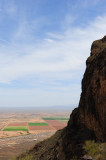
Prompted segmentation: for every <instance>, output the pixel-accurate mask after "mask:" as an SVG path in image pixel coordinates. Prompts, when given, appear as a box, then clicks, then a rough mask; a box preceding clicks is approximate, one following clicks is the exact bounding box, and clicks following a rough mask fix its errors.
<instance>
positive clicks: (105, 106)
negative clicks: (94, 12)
mask: <svg viewBox="0 0 106 160" xmlns="http://www.w3.org/2000/svg"><path fill="white" fill-rule="evenodd" d="M105 120H106V36H105V37H104V38H102V39H100V40H97V41H94V42H93V44H92V47H91V54H90V57H89V58H88V59H87V61H86V71H85V74H84V77H83V80H82V93H81V98H80V102H79V107H78V108H76V109H74V111H73V112H72V114H71V115H70V120H69V122H68V126H67V127H66V128H64V129H63V130H61V131H58V132H57V133H56V134H55V135H54V136H53V137H51V138H50V139H48V140H45V141H44V142H41V143H39V144H38V145H36V146H35V148H34V149H33V150H32V151H30V153H32V154H33V155H34V157H35V159H36V160H70V158H71V157H73V156H75V155H77V156H78V157H80V156H82V155H83V149H82V145H83V144H84V142H85V140H95V141H99V142H106V135H105V133H106V125H105V124H106V123H105V122H106V121H105Z"/></svg>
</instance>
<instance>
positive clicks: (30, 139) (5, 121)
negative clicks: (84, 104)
mask: <svg viewBox="0 0 106 160" xmlns="http://www.w3.org/2000/svg"><path fill="white" fill-rule="evenodd" d="M69 113H70V112H69V111H61V112H58V111H21V112H20V111H16V112H15V111H13V112H12V111H8V112H5V111H1V112H0V160H10V159H12V158H13V157H15V156H17V155H19V154H21V153H23V152H25V151H27V150H29V149H31V148H32V147H33V146H34V145H35V144H36V143H38V142H39V141H42V140H44V139H46V138H48V137H50V136H51V135H53V134H54V133H55V132H56V131H57V130H59V129H62V128H64V127H65V126H66V125H67V122H68V119H69Z"/></svg>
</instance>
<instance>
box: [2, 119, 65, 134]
mask: <svg viewBox="0 0 106 160" xmlns="http://www.w3.org/2000/svg"><path fill="white" fill-rule="evenodd" d="M42 120H43V121H44V122H37V123H36V122H11V123H8V124H7V125H6V126H5V127H4V129H3V131H26V132H28V133H30V132H31V131H37V130H59V129H62V128H64V127H66V125H67V122H68V118H64V117H43V118H42Z"/></svg>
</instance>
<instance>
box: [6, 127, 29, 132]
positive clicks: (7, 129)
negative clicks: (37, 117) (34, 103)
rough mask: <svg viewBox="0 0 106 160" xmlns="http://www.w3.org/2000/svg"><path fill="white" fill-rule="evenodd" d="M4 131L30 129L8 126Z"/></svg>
mask: <svg viewBox="0 0 106 160" xmlns="http://www.w3.org/2000/svg"><path fill="white" fill-rule="evenodd" d="M3 131H27V132H28V128H27V127H26V126H7V127H6V128H4V129H3Z"/></svg>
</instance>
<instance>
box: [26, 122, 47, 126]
mask: <svg viewBox="0 0 106 160" xmlns="http://www.w3.org/2000/svg"><path fill="white" fill-rule="evenodd" d="M28 125H29V126H48V124H47V123H28Z"/></svg>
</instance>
